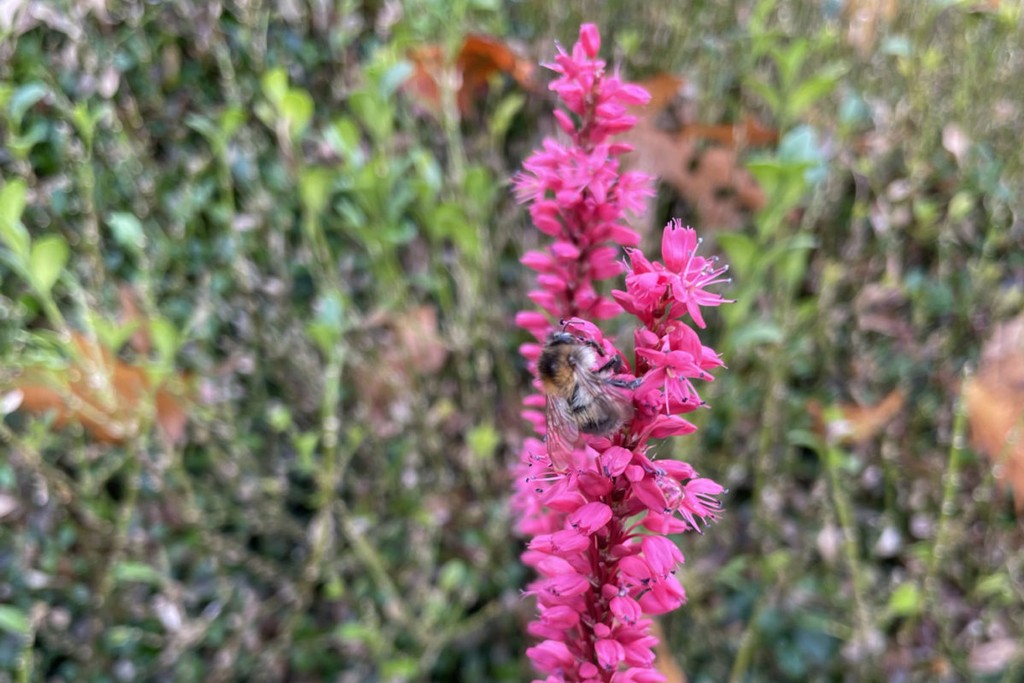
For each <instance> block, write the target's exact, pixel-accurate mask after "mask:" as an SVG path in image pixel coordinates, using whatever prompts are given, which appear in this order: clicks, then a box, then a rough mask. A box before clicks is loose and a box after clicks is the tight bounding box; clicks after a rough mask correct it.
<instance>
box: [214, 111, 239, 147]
mask: <svg viewBox="0 0 1024 683" xmlns="http://www.w3.org/2000/svg"><path fill="white" fill-rule="evenodd" d="M217 123H218V124H219V125H220V132H221V134H222V135H223V136H224V138H225V139H228V140H230V139H231V136H233V135H234V134H235V131H237V130H238V127H239V126H241V125H242V124H243V123H245V111H244V110H243V109H242V108H241V107H228V108H227V109H225V110H224V111H223V113H221V115H220V117H219V118H218V119H217Z"/></svg>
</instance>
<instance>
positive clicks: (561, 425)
mask: <svg viewBox="0 0 1024 683" xmlns="http://www.w3.org/2000/svg"><path fill="white" fill-rule="evenodd" d="M544 417H545V422H546V426H547V429H546V431H547V435H546V437H545V441H547V445H548V458H549V459H550V460H551V466H552V467H553V468H555V469H556V470H564V469H567V468H568V467H569V465H570V464H572V452H573V451H574V450H575V449H576V442H577V441H578V440H579V438H580V430H579V427H577V426H576V422H575V420H573V419H572V414H571V413H570V412H569V403H568V402H567V401H566V400H565V399H564V398H561V397H560V396H550V395H549V396H548V400H547V405H546V406H545V409H544Z"/></svg>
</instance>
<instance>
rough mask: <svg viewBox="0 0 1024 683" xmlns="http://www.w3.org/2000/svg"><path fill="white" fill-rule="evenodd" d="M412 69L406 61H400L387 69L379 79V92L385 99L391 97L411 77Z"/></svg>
mask: <svg viewBox="0 0 1024 683" xmlns="http://www.w3.org/2000/svg"><path fill="white" fill-rule="evenodd" d="M412 72H413V67H412V64H410V63H409V62H407V61H404V60H403V61H401V62H398V63H397V64H394V65H393V66H391V67H390V68H388V69H387V70H386V71H385V72H384V75H383V76H382V77H381V79H380V86H379V87H380V91H381V93H382V94H383V95H384V96H385V97H391V96H392V95H394V94H395V91H396V90H398V89H399V88H400V87H402V84H403V83H405V82H406V81H407V80H409V76H412Z"/></svg>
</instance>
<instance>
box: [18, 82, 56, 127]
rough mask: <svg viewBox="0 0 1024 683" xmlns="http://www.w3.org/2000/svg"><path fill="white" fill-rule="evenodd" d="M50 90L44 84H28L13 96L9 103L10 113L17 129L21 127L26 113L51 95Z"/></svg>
mask: <svg viewBox="0 0 1024 683" xmlns="http://www.w3.org/2000/svg"><path fill="white" fill-rule="evenodd" d="M49 92H50V91H49V89H48V88H47V87H46V85H44V84H43V83H39V82H35V83H26V84H25V85H23V86H21V87H20V88H18V89H17V90H15V91H14V94H13V95H11V99H10V102H9V103H8V111H10V115H11V123H13V124H14V126H15V127H18V128H20V127H21V120H22V118H24V116H25V113H26V112H27V111H28V110H29V109H31V108H32V107H33V106H35V104H36V103H37V102H39V100H41V99H43V98H44V97H46V95H47V93H49Z"/></svg>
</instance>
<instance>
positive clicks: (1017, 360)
mask: <svg viewBox="0 0 1024 683" xmlns="http://www.w3.org/2000/svg"><path fill="white" fill-rule="evenodd" d="M964 403H965V406H966V410H967V421H968V423H969V424H970V427H971V439H972V441H973V443H974V446H975V448H977V449H978V450H979V451H981V452H982V453H985V454H986V455H987V456H988V457H989V458H990V459H991V460H992V462H993V464H994V465H995V466H996V468H997V472H998V473H997V477H998V478H1000V479H1002V480H1003V481H1004V482H1005V484H1006V485H1008V486H1009V487H1010V488H1011V489H1012V490H1013V494H1014V500H1015V501H1016V505H1017V511H1018V512H1022V511H1024V315H1022V316H1020V317H1018V318H1016V319H1014V320H1012V321H1010V322H1009V323H1006V324H1003V325H1000V326H999V327H997V328H996V329H995V331H994V332H993V334H992V336H991V338H990V339H989V340H988V342H987V343H986V344H985V346H984V347H983V349H982V353H981V363H980V365H979V367H978V372H977V374H976V375H975V376H974V377H972V378H971V379H970V380H968V381H967V382H966V383H965V384H964Z"/></svg>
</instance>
